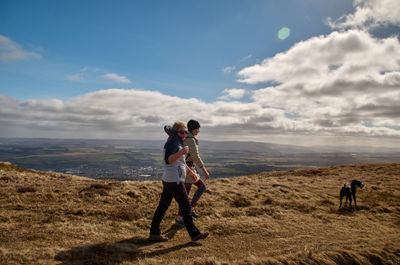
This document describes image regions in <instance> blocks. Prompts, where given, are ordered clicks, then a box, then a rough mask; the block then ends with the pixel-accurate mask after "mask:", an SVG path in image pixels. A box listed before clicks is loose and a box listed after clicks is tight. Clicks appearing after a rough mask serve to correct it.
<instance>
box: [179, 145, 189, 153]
mask: <svg viewBox="0 0 400 265" xmlns="http://www.w3.org/2000/svg"><path fill="white" fill-rule="evenodd" d="M187 153H189V146H185V147H183V148H182V149H181V154H182V155H186V154H187Z"/></svg>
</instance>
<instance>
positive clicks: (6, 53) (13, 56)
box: [0, 35, 42, 62]
mask: <svg viewBox="0 0 400 265" xmlns="http://www.w3.org/2000/svg"><path fill="white" fill-rule="evenodd" d="M40 58H42V55H40V54H39V53H36V52H29V51H26V50H24V49H23V48H22V47H21V46H20V45H18V44H17V43H15V42H14V41H13V40H11V39H10V38H8V37H6V36H3V35H0V61H3V62H13V61H19V60H27V59H40Z"/></svg>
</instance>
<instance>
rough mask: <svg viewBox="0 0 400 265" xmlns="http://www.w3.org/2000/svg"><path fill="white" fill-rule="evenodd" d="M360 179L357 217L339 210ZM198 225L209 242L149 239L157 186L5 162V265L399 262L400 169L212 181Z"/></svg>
mask: <svg viewBox="0 0 400 265" xmlns="http://www.w3.org/2000/svg"><path fill="white" fill-rule="evenodd" d="M351 179H361V180H362V181H363V182H364V183H365V184H366V187H365V188H364V189H363V190H360V191H358V204H359V208H358V210H357V211H353V212H352V211H349V210H344V211H339V210H338V193H339V190H340V187H341V186H342V185H343V183H345V182H347V181H349V180H351ZM207 187H208V189H207V191H206V193H205V194H204V195H203V197H202V198H201V201H200V203H199V205H198V207H197V212H198V213H199V214H200V218H199V219H197V220H195V223H196V225H198V226H199V228H200V229H201V230H207V231H209V232H210V237H209V238H207V239H206V240H205V241H203V242H201V243H192V242H190V239H189V237H188V235H187V233H186V231H185V229H178V228H177V227H175V226H174V225H173V224H174V218H175V214H176V211H177V206H176V203H175V202H173V204H172V206H171V207H170V209H169V210H168V212H167V214H166V217H165V218H164V221H163V223H162V230H163V231H164V232H165V233H166V235H167V236H169V237H171V240H170V241H168V242H163V243H155V244H152V243H150V242H148V241H147V236H148V231H149V226H150V222H151V217H152V214H153V212H154V210H155V208H156V206H157V203H158V199H159V195H160V191H161V183H160V181H141V182H139V181H137V182H136V181H135V182H134V181H124V182H119V181H115V180H93V179H89V178H84V177H79V176H74V175H68V174H61V173H54V172H41V171H37V170H29V169H23V168H20V167H17V166H14V165H12V164H10V163H5V162H0V242H2V244H1V245H0V264H137V263H139V264H165V263H166V261H168V263H169V264H179V263H181V264H288V263H289V264H399V263H400V255H399V253H400V238H399V236H398V235H399V232H400V189H399V187H400V164H399V163H392V164H364V165H343V166H335V167H326V168H315V169H308V170H290V171H280V172H265V173H260V174H255V175H250V176H241V177H235V178H221V179H216V180H209V181H207Z"/></svg>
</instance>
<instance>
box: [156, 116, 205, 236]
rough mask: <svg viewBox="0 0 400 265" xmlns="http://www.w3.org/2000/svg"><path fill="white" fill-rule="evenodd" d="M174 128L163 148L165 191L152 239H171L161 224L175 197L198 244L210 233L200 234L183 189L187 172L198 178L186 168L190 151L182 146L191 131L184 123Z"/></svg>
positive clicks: (187, 226)
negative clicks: (163, 231) (186, 156)
mask: <svg viewBox="0 0 400 265" xmlns="http://www.w3.org/2000/svg"><path fill="white" fill-rule="evenodd" d="M172 129H173V133H172V135H171V136H170V137H169V138H168V140H167V142H166V143H165V145H164V162H165V170H164V174H163V176H162V183H163V191H162V193H161V198H160V202H159V204H158V207H157V209H156V211H155V213H154V216H153V220H152V222H151V228H150V240H151V241H166V240H168V238H167V237H164V236H162V235H161V231H160V223H161V221H162V219H163V218H164V215H165V212H166V211H167V209H168V207H169V206H170V204H171V201H172V198H174V199H175V200H176V201H177V202H178V204H179V208H180V209H181V211H182V216H183V218H182V219H183V223H184V225H185V227H186V229H187V231H188V233H189V236H190V237H191V239H192V241H197V240H199V239H204V238H206V237H207V236H208V232H205V233H201V232H200V231H199V230H198V229H197V227H196V226H195V225H194V223H193V218H192V216H191V206H190V203H189V199H188V196H187V193H186V190H185V186H184V181H185V178H186V173H188V174H189V175H190V176H192V177H194V178H196V175H195V173H194V172H192V170H191V169H190V168H189V167H188V166H187V165H186V161H185V155H186V154H187V153H188V152H189V148H188V147H184V146H183V141H184V140H185V138H186V136H187V134H188V132H187V131H186V125H185V124H184V123H182V122H175V124H174V125H173V127H172Z"/></svg>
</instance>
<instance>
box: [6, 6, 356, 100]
mask: <svg viewBox="0 0 400 265" xmlns="http://www.w3.org/2000/svg"><path fill="white" fill-rule="evenodd" d="M336 2H338V3H335V4H334V5H333V4H326V3H325V4H322V3H321V1H297V0H296V1H116V2H111V1H4V0H3V1H2V2H1V8H0V9H1V11H0V12H1V15H0V17H1V18H0V19H1V20H0V33H1V34H2V35H4V36H7V37H8V38H10V39H12V40H13V41H14V42H16V43H18V44H19V45H21V46H22V47H23V48H24V49H25V50H28V51H32V52H37V53H38V54H40V55H41V56H42V58H41V59H40V60H29V61H25V62H21V61H20V62H17V63H12V64H6V65H4V64H2V65H1V70H2V71H1V72H2V74H1V79H2V80H3V81H2V85H1V88H0V89H1V92H2V93H4V94H6V95H9V96H12V97H15V98H17V99H21V100H27V99H32V98H33V99H43V98H53V97H57V98H62V99H68V98H71V97H74V96H78V95H81V94H82V93H86V92H89V91H96V90H99V89H106V88H109V87H123V88H132V87H134V88H140V89H146V90H157V91H162V92H164V93H166V94H168V95H179V96H181V97H185V98H189V97H196V98H200V99H203V100H205V101H212V100H214V99H215V98H216V97H218V96H220V93H221V91H222V90H223V89H225V88H231V87H236V86H238V84H237V83H236V79H237V77H236V76H234V75H232V73H224V72H223V71H222V69H223V68H225V67H235V69H240V68H243V67H245V66H248V65H252V64H254V63H256V62H257V61H260V60H263V59H264V58H266V57H269V56H273V55H274V54H276V53H278V52H280V51H284V50H286V49H288V48H289V47H290V46H291V45H292V44H293V43H296V42H298V41H300V40H304V39H307V38H309V37H310V36H314V35H319V34H325V33H327V32H329V31H330V29H329V27H328V26H327V25H324V23H323V22H324V19H325V18H326V17H327V16H331V17H338V16H339V15H341V14H343V13H344V12H346V11H347V12H348V11H350V10H351V8H352V5H351V3H349V1H336ZM340 2H341V3H340ZM282 27H288V28H289V29H290V30H291V35H290V36H289V37H288V38H287V39H285V40H280V39H278V31H279V29H280V28H282ZM105 73H116V74H117V75H119V76H125V77H126V78H127V79H128V80H130V81H131V83H130V84H129V85H128V86H127V85H126V83H124V84H120V83H115V82H112V81H111V80H109V81H107V80H104V79H103V78H99V75H102V74H105ZM72 75H76V76H77V77H78V76H82V80H81V82H71V81H69V80H68V79H67V78H66V76H72ZM83 77H84V78H83ZM242 86H243V85H242Z"/></svg>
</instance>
